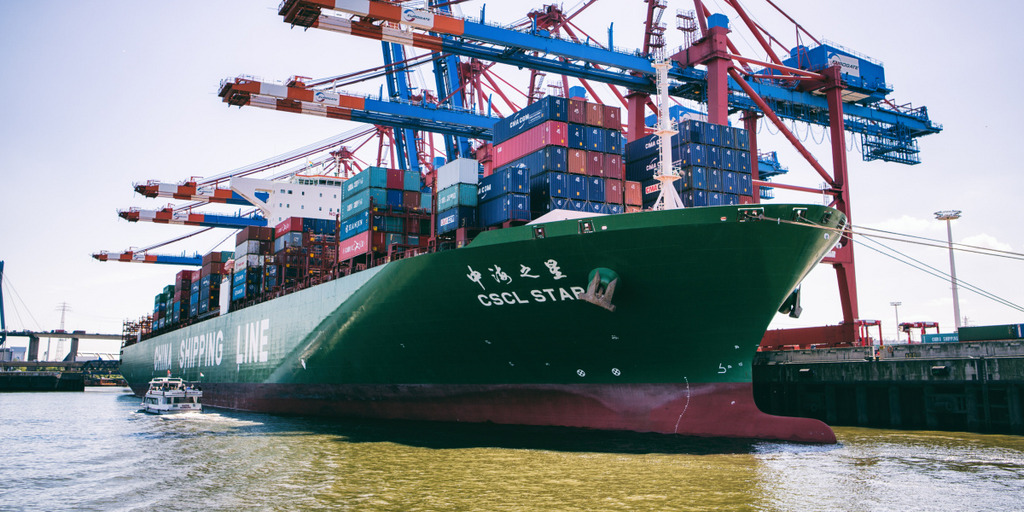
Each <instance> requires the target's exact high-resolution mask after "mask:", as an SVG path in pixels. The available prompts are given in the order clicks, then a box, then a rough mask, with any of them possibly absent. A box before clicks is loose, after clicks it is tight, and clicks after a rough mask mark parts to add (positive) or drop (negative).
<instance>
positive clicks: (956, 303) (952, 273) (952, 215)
mask: <svg viewBox="0 0 1024 512" xmlns="http://www.w3.org/2000/svg"><path fill="white" fill-rule="evenodd" d="M960 213H961V212H960V210H943V211H940V212H935V218H936V219H938V220H944V221H946V236H948V237H949V280H950V281H951V282H952V283H953V323H954V324H956V328H957V329H960V298H959V297H958V296H957V293H956V265H955V264H954V263H953V227H952V225H951V224H950V222H949V221H951V220H956V219H959V218H960Z"/></svg>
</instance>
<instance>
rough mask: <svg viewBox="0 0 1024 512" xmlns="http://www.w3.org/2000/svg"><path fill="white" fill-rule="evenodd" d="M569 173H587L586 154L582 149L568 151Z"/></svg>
mask: <svg viewBox="0 0 1024 512" xmlns="http://www.w3.org/2000/svg"><path fill="white" fill-rule="evenodd" d="M569 172H571V173H573V174H586V173H587V152H586V151H584V150H582V149H570V150H569Z"/></svg>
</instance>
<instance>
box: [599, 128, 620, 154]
mask: <svg viewBox="0 0 1024 512" xmlns="http://www.w3.org/2000/svg"><path fill="white" fill-rule="evenodd" d="M622 151H623V150H622V136H621V134H620V133H619V132H617V131H615V130H608V129H606V130H605V131H604V152H605V153H615V154H620V155H621V154H622Z"/></svg>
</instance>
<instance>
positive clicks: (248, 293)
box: [231, 219, 333, 301]
mask: <svg viewBox="0 0 1024 512" xmlns="http://www.w3.org/2000/svg"><path fill="white" fill-rule="evenodd" d="M291 220H292V219H287V220H285V222H286V223H287V222H290V221H291ZM300 221H301V219H300ZM317 222H319V223H329V222H330V221H317ZM332 224H333V223H332ZM274 233H275V229H274V228H269V227H248V228H245V229H243V230H241V231H239V232H238V234H237V235H235V264H234V268H233V270H234V273H233V274H232V278H231V300H232V301H237V300H243V299H246V298H252V297H254V296H257V295H259V294H261V293H263V292H264V291H268V290H271V289H273V288H274V287H275V286H277V284H278V283H277V280H276V277H277V265H276V264H275V262H274V246H275V244H276V240H275V237H274ZM270 276H273V277H270Z"/></svg>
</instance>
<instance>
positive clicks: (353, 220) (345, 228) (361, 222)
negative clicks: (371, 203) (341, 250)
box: [341, 210, 370, 240]
mask: <svg viewBox="0 0 1024 512" xmlns="http://www.w3.org/2000/svg"><path fill="white" fill-rule="evenodd" d="M368 229H370V212H369V210H364V211H363V212H361V213H359V214H357V215H355V216H353V217H350V218H349V219H348V220H346V221H344V222H342V223H341V239H342V240H344V239H346V238H348V237H350V236H353V235H358V234H359V233H362V232H364V231H366V230H368Z"/></svg>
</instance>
